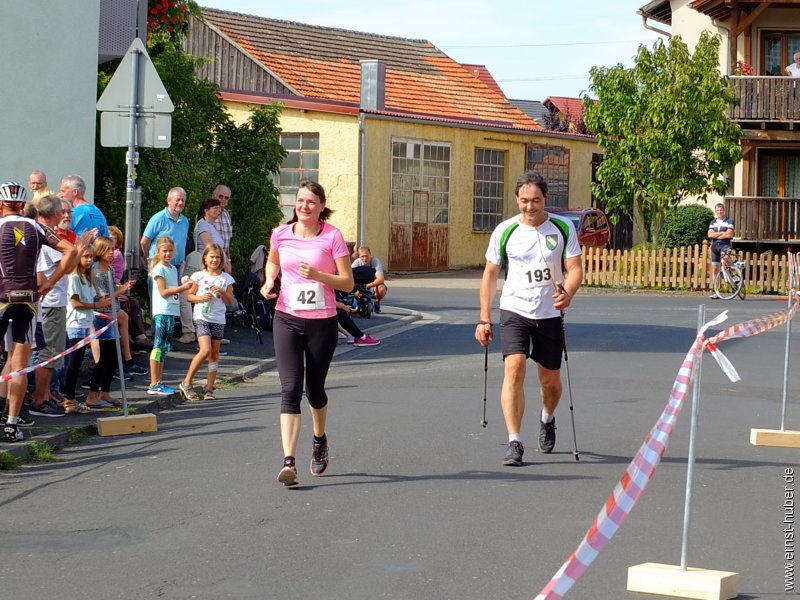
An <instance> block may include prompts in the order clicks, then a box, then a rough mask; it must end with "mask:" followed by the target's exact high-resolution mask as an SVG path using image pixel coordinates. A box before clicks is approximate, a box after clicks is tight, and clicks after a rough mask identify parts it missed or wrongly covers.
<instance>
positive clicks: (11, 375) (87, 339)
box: [0, 313, 115, 381]
mask: <svg viewBox="0 0 800 600" xmlns="http://www.w3.org/2000/svg"><path fill="white" fill-rule="evenodd" d="M98 316H101V317H103V318H108V317H106V316H105V315H103V314H102V313H99V314H98ZM114 323H115V321H114V320H113V319H109V322H108V325H103V327H101V328H100V329H98V330H97V331H95V332H94V333H92V334H90V335H88V336H86V337H85V338H83V339H82V340H81V341H80V342H78V343H77V344H75V345H74V346H72V347H71V348H67V349H66V350H64V351H63V352H62V353H61V354H58V355H56V356H54V357H53V358H48V359H47V360H46V361H44V362H40V363H39V364H37V365H31V366H30V367H25V368H24V369H20V370H19V371H12V372H11V373H9V374H8V375H3V376H2V377H0V381H10V380H11V379H14V378H16V377H20V376H22V375H27V374H28V373H31V372H33V371H35V370H36V369H38V368H39V367H46V366H47V365H49V364H51V363H53V362H55V361H57V360H58V359H59V358H61V357H62V356H66V355H67V354H71V353H73V352H75V350H79V349H80V348H83V347H84V346H87V345H88V344H89V343H91V341H92V340H96V339H97V338H98V337H99V336H100V335H102V334H103V333H104V332H105V331H106V330H107V329H108V328H109V327H111V326H112V325H113V324H114Z"/></svg>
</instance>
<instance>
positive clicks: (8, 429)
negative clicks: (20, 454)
mask: <svg viewBox="0 0 800 600" xmlns="http://www.w3.org/2000/svg"><path fill="white" fill-rule="evenodd" d="M24 439H25V436H24V435H22V430H21V429H20V428H19V425H12V424H11V423H6V424H5V426H4V427H3V441H4V442H7V443H9V444H13V443H14V442H21V441H23V440H24Z"/></svg>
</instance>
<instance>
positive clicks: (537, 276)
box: [523, 267, 553, 287]
mask: <svg viewBox="0 0 800 600" xmlns="http://www.w3.org/2000/svg"><path fill="white" fill-rule="evenodd" d="M523 277H524V278H525V283H526V284H527V285H528V287H541V286H545V285H550V284H551V283H553V273H552V271H550V268H549V267H543V268H541V267H539V268H535V269H528V270H527V271H525V273H524V274H523Z"/></svg>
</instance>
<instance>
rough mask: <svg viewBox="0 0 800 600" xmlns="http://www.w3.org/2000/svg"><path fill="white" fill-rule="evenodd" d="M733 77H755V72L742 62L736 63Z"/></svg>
mask: <svg viewBox="0 0 800 600" xmlns="http://www.w3.org/2000/svg"><path fill="white" fill-rule="evenodd" d="M733 74H734V75H755V74H756V70H755V69H754V68H753V67H751V66H750V65H748V64H747V63H746V62H744V61H743V60H737V61H736V69H734V71H733Z"/></svg>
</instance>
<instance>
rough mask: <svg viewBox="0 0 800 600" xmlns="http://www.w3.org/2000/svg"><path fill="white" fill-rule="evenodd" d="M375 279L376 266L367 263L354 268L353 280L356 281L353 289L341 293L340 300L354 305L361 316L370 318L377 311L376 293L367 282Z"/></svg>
mask: <svg viewBox="0 0 800 600" xmlns="http://www.w3.org/2000/svg"><path fill="white" fill-rule="evenodd" d="M374 280H375V267H369V266H366V265H364V266H363V267H356V268H355V269H353V282H354V283H355V286H354V287H353V291H352V292H349V293H343V294H340V296H339V298H340V299H339V302H342V303H343V304H347V305H348V306H352V307H353V308H355V309H356V310H357V311H358V314H359V315H360V316H362V317H364V318H365V319H369V318H370V317H371V316H372V313H373V312H375V294H374V293H373V291H372V289H371V288H368V287H367V284H368V283H372V282H373V281H374Z"/></svg>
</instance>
